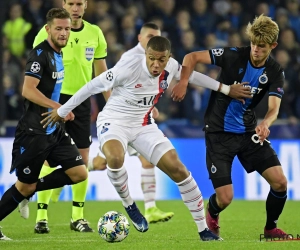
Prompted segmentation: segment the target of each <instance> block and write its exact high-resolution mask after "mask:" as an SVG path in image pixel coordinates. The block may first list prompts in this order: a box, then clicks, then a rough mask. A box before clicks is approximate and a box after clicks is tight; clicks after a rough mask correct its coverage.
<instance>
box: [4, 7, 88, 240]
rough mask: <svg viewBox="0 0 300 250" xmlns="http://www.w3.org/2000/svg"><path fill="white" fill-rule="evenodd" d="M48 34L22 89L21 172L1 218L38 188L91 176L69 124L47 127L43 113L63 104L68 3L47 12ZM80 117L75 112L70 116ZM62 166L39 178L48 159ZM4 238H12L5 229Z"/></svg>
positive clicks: (17, 168)
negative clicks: (43, 122)
mask: <svg viewBox="0 0 300 250" xmlns="http://www.w3.org/2000/svg"><path fill="white" fill-rule="evenodd" d="M46 29H47V32H48V38H47V40H46V41H44V42H42V43H41V44H39V45H38V46H37V47H36V48H35V49H33V50H32V51H31V52H30V54H29V57H28V60H27V64H26V69H25V78H24V85H23V91H22V95H23V97H24V98H25V101H24V114H23V116H22V117H21V119H20V121H19V123H18V126H17V129H16V135H15V140H14V144H13V150H12V165H11V173H12V172H15V173H16V176H17V178H18V180H17V182H16V183H15V184H14V185H12V186H11V187H10V188H9V189H8V190H7V191H6V192H5V193H4V194H3V196H2V198H1V201H0V221H1V220H3V219H4V218H5V217H6V216H7V215H8V214H10V213H11V212H12V211H13V210H14V209H15V208H16V207H17V206H18V204H19V203H20V202H21V201H22V200H24V199H25V198H29V197H31V196H32V195H33V194H34V192H37V191H41V190H47V189H52V188H57V187H61V186H64V185H72V184H74V183H79V182H81V181H84V180H85V179H86V178H87V172H86V168H85V165H84V163H83V160H82V157H81V155H80V153H79V151H78V149H77V147H76V145H75V144H74V142H73V141H72V139H71V138H70V136H69V135H68V134H67V133H66V132H65V130H64V129H63V128H62V127H61V126H60V125H59V124H58V123H57V124H53V126H47V127H45V128H43V126H42V125H41V123H40V122H41V120H42V119H41V118H42V116H41V114H42V113H44V112H47V111H51V110H52V109H54V108H58V107H60V106H61V105H60V104H59V103H58V101H59V96H60V89H61V84H62V81H63V79H64V67H63V63H62V54H61V48H63V47H64V46H66V44H67V41H68V38H69V34H70V30H71V18H70V15H69V13H68V12H67V11H66V10H64V9H59V8H54V9H51V10H50V11H49V12H48V13H47V26H46ZM70 119H74V115H73V114H72V113H70V114H68V116H67V117H66V119H65V120H70ZM45 160H47V161H48V162H49V164H50V166H53V167H56V166H58V165H61V167H62V168H60V169H57V170H55V171H53V172H52V173H51V174H50V175H48V176H46V177H44V178H41V179H39V178H38V177H39V174H40V170H41V168H42V165H43V162H44V161H45ZM0 240H9V238H8V237H6V236H5V235H3V233H2V232H1V231H0Z"/></svg>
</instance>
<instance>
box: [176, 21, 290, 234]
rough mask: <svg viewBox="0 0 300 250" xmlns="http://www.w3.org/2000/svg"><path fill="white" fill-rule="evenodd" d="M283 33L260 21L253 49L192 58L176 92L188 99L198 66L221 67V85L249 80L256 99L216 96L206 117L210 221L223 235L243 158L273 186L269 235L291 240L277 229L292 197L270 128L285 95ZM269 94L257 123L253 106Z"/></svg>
mask: <svg viewBox="0 0 300 250" xmlns="http://www.w3.org/2000/svg"><path fill="white" fill-rule="evenodd" d="M278 33H279V28H278V25H277V24H276V23H275V22H274V21H272V19H271V18H270V17H267V16H264V15H260V16H259V17H256V18H255V19H254V21H253V23H249V24H248V26H247V29H246V34H247V35H248V37H249V40H250V46H249V47H242V48H235V47H234V48H222V49H212V50H209V51H207V50H206V51H199V52H192V53H190V54H188V55H186V56H185V58H184V60H183V68H184V69H183V70H182V73H181V80H180V82H179V83H178V85H177V86H175V87H174V89H173V93H172V97H173V98H174V100H182V99H183V97H184V95H185V91H186V86H187V84H188V79H189V75H190V74H191V73H192V70H193V69H194V67H195V65H196V63H205V64H214V65H217V66H220V67H221V68H222V71H221V75H220V81H222V82H224V83H226V84H231V83H232V82H236V83H239V82H242V81H247V82H249V85H248V87H250V88H251V93H252V95H253V98H252V99H246V100H245V103H241V102H237V101H235V100H233V99H232V98H230V97H228V96H224V95H222V94H221V93H218V92H212V94H211V97H210V101H209V105H208V108H207V111H206V114H205V140H206V149H207V151H206V159H207V170H208V172H209V176H210V179H211V181H212V184H213V186H214V189H215V193H214V194H213V195H211V197H210V199H209V203H208V205H207V210H208V212H207V213H206V220H207V223H208V226H209V228H210V229H211V230H212V231H213V232H214V233H215V234H217V235H219V214H220V212H221V211H223V210H224V209H225V208H226V207H227V206H228V205H229V204H230V203H231V201H232V198H233V188H232V180H231V165H232V161H233V158H234V157H235V156H238V158H239V160H240V162H241V164H242V165H243V167H244V169H245V170H246V171H247V173H251V172H253V171H257V172H258V173H259V174H261V175H262V176H263V177H264V178H265V179H266V181H267V182H268V183H269V184H270V186H271V187H270V192H269V195H268V198H267V201H266V212H267V221H266V225H265V228H264V235H265V237H286V236H287V235H286V233H285V232H283V231H282V230H280V229H278V228H277V220H278V218H279V215H280V214H281V212H282V210H283V207H284V204H285V201H286V197H287V192H286V190H287V180H286V177H285V176H284V173H283V171H282V167H281V164H280V162H279V160H278V157H277V155H276V153H275V151H274V150H273V148H272V147H271V144H270V141H269V140H267V137H268V136H269V134H270V130H269V127H270V126H271V124H272V123H273V122H274V121H275V120H276V118H277V115H278V111H279V107H280V102H281V98H282V95H283V89H282V87H283V83H284V72H283V70H282V68H281V67H280V66H279V64H278V63H277V62H276V61H275V60H274V59H273V58H272V57H270V53H271V51H272V50H273V49H274V48H275V47H276V46H277V38H278ZM266 92H268V95H269V100H268V112H267V113H266V115H265V117H264V119H263V120H262V121H261V122H260V123H259V124H258V125H257V121H256V117H255V113H254V111H253V108H254V107H255V106H256V105H257V104H258V103H259V102H260V100H261V99H262V98H263V96H264V95H265V93H266Z"/></svg>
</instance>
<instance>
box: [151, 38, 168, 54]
mask: <svg viewBox="0 0 300 250" xmlns="http://www.w3.org/2000/svg"><path fill="white" fill-rule="evenodd" d="M148 48H151V49H153V50H155V51H159V52H163V51H166V50H168V51H171V42H170V40H169V39H167V38H165V37H162V36H154V37H152V38H150V40H149V42H148V43H147V49H148Z"/></svg>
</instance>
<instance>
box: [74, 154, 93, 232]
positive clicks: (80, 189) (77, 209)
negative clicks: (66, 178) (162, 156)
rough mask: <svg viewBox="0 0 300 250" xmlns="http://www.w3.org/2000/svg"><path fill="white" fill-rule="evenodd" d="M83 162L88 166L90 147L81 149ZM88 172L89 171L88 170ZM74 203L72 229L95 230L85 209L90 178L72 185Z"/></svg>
mask: <svg viewBox="0 0 300 250" xmlns="http://www.w3.org/2000/svg"><path fill="white" fill-rule="evenodd" d="M79 152H80V154H81V156H82V159H83V162H84V163H85V164H86V166H87V162H88V158H89V148H84V149H82V148H81V149H79ZM87 172H88V171H87ZM71 188H72V194H73V203H72V217H71V222H70V228H71V230H74V231H77V232H94V230H93V229H92V228H91V227H90V226H89V224H88V222H87V221H86V220H85V219H84V215H83V209H84V203H85V198H86V193H87V188H88V179H86V180H85V181H83V182H80V183H78V184H75V185H72V187H71Z"/></svg>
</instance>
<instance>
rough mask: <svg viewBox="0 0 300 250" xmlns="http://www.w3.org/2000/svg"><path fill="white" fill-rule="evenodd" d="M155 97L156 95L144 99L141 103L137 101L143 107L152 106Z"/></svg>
mask: <svg viewBox="0 0 300 250" xmlns="http://www.w3.org/2000/svg"><path fill="white" fill-rule="evenodd" d="M155 97H156V95H153V96H150V97H148V98H147V97H144V98H143V99H142V100H141V101H138V103H143V104H144V105H153V104H154V100H155ZM147 99H148V100H147Z"/></svg>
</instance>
